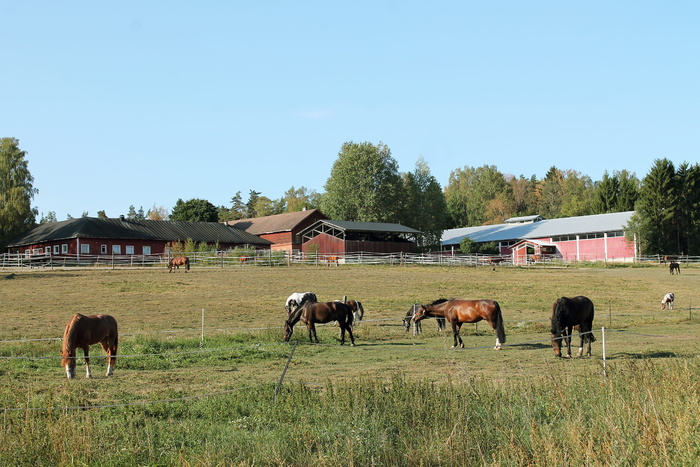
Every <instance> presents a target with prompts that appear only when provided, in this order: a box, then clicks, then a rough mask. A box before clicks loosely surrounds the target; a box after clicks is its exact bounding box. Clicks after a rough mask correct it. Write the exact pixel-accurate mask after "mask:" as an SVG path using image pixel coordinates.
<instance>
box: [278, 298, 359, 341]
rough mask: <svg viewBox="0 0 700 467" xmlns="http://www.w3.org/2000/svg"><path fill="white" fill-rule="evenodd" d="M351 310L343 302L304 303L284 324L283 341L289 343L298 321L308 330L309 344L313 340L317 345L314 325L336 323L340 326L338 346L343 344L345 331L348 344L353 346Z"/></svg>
mask: <svg viewBox="0 0 700 467" xmlns="http://www.w3.org/2000/svg"><path fill="white" fill-rule="evenodd" d="M352 318H353V312H352V309H351V308H350V307H349V306H348V305H346V304H345V303H343V302H325V303H323V302H306V303H305V304H304V305H303V306H301V307H299V308H297V309H296V310H295V311H294V312H293V313H292V314H291V315H289V318H288V319H287V321H285V323H284V341H285V342H289V339H290V338H291V337H292V334H293V333H294V325H295V324H296V323H297V322H299V320H301V321H303V322H304V323H306V327H307V328H308V330H309V342H312V343H313V341H314V340H315V341H316V343H317V344H318V336H317V335H316V326H315V324H316V323H330V322H331V321H337V322H338V324H339V325H340V345H343V344H345V331H347V332H348V334H349V335H350V342H352V345H353V346H354V345H355V338H354V337H353V335H352Z"/></svg>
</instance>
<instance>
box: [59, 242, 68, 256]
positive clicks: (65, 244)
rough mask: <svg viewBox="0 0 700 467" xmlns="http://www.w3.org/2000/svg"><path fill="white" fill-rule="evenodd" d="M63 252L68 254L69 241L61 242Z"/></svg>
mask: <svg viewBox="0 0 700 467" xmlns="http://www.w3.org/2000/svg"><path fill="white" fill-rule="evenodd" d="M61 253H63V254H64V255H67V254H68V244H67V243H63V244H61Z"/></svg>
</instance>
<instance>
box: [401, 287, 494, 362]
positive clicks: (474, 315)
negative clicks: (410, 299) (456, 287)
mask: <svg viewBox="0 0 700 467" xmlns="http://www.w3.org/2000/svg"><path fill="white" fill-rule="evenodd" d="M438 316H440V317H443V318H445V319H446V320H447V321H448V322H449V323H450V324H451V325H452V335H453V336H454V345H452V348H453V349H454V348H455V347H457V344H459V346H460V347H461V348H464V342H463V341H462V338H461V337H460V336H459V330H460V328H461V327H462V324H463V323H477V322H479V321H481V320H486V321H487V322H488V323H489V324H490V325H491V327H492V328H493V329H494V330H495V331H496V346H495V347H494V349H496V350H500V348H501V345H502V344H505V343H506V332H505V329H504V328H503V315H502V314H501V307H500V306H499V305H498V302H496V301H495V300H460V299H456V298H453V299H451V300H445V299H444V298H442V299H440V300H436V301H434V302H433V303H431V304H430V305H421V306H420V307H419V308H418V311H416V314H415V315H414V317H413V320H414V321H416V322H418V321H420V320H422V319H425V318H428V317H438Z"/></svg>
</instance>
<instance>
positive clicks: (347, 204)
mask: <svg viewBox="0 0 700 467" xmlns="http://www.w3.org/2000/svg"><path fill="white" fill-rule="evenodd" d="M325 190H326V192H325V194H324V195H323V196H322V198H321V203H320V204H321V210H322V211H323V213H324V214H325V215H326V216H328V217H329V218H331V219H337V220H348V221H359V222H399V219H400V206H401V196H402V194H403V184H402V180H401V176H400V175H399V171H398V164H397V162H396V160H395V159H394V158H393V157H391V151H390V150H389V148H388V147H387V146H386V145H384V144H383V143H379V144H377V145H374V144H371V143H367V142H365V143H353V142H348V143H345V144H343V146H342V148H341V150H340V153H339V154H338V159H337V160H336V161H335V163H334V164H333V168H332V169H331V175H330V177H329V178H328V180H327V181H326V185H325Z"/></svg>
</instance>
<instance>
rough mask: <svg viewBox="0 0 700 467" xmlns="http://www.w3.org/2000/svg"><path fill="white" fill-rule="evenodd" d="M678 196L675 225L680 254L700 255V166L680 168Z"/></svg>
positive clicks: (683, 166) (677, 174)
mask: <svg viewBox="0 0 700 467" xmlns="http://www.w3.org/2000/svg"><path fill="white" fill-rule="evenodd" d="M674 183H675V185H676V194H677V208H676V217H675V225H676V228H677V229H678V236H677V238H678V252H679V253H681V254H684V255H698V254H700V166H698V164H695V165H689V164H688V163H687V162H685V163H683V164H681V165H680V166H678V169H677V170H676V174H675V177H674Z"/></svg>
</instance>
